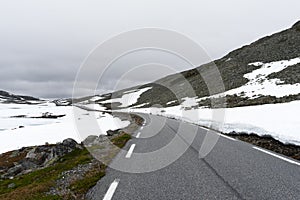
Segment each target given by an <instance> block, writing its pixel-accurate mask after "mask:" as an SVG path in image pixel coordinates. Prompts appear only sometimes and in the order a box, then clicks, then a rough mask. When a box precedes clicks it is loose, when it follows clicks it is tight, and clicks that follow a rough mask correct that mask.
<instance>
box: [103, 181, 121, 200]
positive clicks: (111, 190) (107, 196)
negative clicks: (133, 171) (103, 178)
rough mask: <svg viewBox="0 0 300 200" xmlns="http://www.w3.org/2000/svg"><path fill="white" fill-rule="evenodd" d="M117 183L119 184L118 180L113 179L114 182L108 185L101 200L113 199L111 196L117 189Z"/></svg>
mask: <svg viewBox="0 0 300 200" xmlns="http://www.w3.org/2000/svg"><path fill="white" fill-rule="evenodd" d="M119 182H120V179H115V180H114V182H112V184H110V186H109V188H108V190H107V192H106V194H105V196H104V198H103V200H111V198H112V197H113V195H114V193H115V191H116V189H117V187H118V184H119Z"/></svg>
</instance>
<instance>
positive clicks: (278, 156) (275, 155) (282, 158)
mask: <svg viewBox="0 0 300 200" xmlns="http://www.w3.org/2000/svg"><path fill="white" fill-rule="evenodd" d="M253 149H256V150H258V151H261V152H264V153H266V154H269V155H271V156H274V157H276V158H279V159H281V160H284V161H287V162H289V163H292V164H295V165H299V166H300V163H299V162H296V161H293V160H290V159H288V158H285V157H283V156H280V155H277V154H275V153H271V152H269V151H267V150H264V149H261V148H258V147H253Z"/></svg>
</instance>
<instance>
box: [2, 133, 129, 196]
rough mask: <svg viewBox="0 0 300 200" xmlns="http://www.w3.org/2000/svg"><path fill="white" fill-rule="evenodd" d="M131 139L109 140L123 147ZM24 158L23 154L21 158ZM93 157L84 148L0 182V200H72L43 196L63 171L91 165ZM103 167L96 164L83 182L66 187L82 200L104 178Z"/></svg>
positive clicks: (118, 137)
mask: <svg viewBox="0 0 300 200" xmlns="http://www.w3.org/2000/svg"><path fill="white" fill-rule="evenodd" d="M130 139H131V135H129V134H127V133H122V134H120V135H118V136H117V137H114V138H112V139H111V142H112V143H113V144H114V145H116V146H118V147H119V148H122V147H124V146H125V144H126V142H127V141H128V140H130ZM22 156H24V155H22ZM93 159H94V158H93V157H92V156H91V154H90V152H89V151H88V150H87V149H86V148H83V149H76V150H74V151H73V152H71V153H69V154H67V155H65V156H63V157H62V158H60V159H59V160H58V161H57V162H56V163H55V164H54V165H53V166H49V167H46V168H43V169H40V170H37V171H34V172H32V173H29V174H26V175H22V176H19V177H15V178H14V179H12V180H10V179H6V180H0V200H12V199H14V200H48V199H49V200H50V199H51V200H58V199H71V198H72V196H71V195H70V196H69V197H60V196H53V195H46V193H47V192H48V191H49V189H50V188H51V187H53V186H55V181H56V180H58V179H60V178H61V174H62V172H64V171H68V170H71V169H73V168H74V167H76V166H78V165H82V164H87V163H90V162H92V160H93ZM105 169H106V165H104V164H101V163H98V165H95V167H93V168H92V169H91V170H90V171H88V172H87V173H86V174H84V177H83V179H80V180H75V181H74V182H73V183H71V185H70V186H69V189H70V190H71V192H72V195H73V198H74V195H75V196H76V197H84V195H85V194H86V192H87V191H88V190H89V189H90V188H92V187H93V186H95V185H96V184H97V182H98V181H99V180H100V179H101V178H102V177H103V176H105ZM12 183H13V184H15V187H13V188H8V185H10V184H12Z"/></svg>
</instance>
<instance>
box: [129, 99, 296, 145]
mask: <svg viewBox="0 0 300 200" xmlns="http://www.w3.org/2000/svg"><path fill="white" fill-rule="evenodd" d="M187 101H188V102H193V101H194V99H193V98H192V99H187ZM183 105H184V103H183ZM183 105H179V106H173V107H168V108H135V109H130V110H127V111H129V112H141V113H151V114H155V115H162V116H167V117H173V118H177V119H181V120H183V121H187V122H191V123H194V124H198V125H201V126H205V127H210V128H213V129H215V130H219V131H222V132H224V133H230V132H232V131H235V132H245V133H256V134H258V135H271V136H272V137H274V138H275V139H278V140H280V141H282V142H284V143H291V144H296V145H300V117H299V116H298V115H299V113H300V101H293V102H290V103H282V104H266V105H259V106H247V107H236V108H225V109H208V108H198V109H189V110H185V109H184V108H186V107H185V106H183Z"/></svg>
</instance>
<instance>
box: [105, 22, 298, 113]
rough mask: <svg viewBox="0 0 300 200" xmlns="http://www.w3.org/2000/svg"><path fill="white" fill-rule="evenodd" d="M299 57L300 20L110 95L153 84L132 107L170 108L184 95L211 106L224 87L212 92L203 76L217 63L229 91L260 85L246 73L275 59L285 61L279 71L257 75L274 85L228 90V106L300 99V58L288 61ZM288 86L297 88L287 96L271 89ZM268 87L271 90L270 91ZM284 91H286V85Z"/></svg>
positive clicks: (117, 96) (203, 104) (258, 79)
mask: <svg viewBox="0 0 300 200" xmlns="http://www.w3.org/2000/svg"><path fill="white" fill-rule="evenodd" d="M299 57H300V21H299V22H297V23H296V24H295V25H294V26H293V27H291V28H290V29H287V30H284V31H282V32H279V33H276V34H273V35H271V36H267V37H264V38H262V39H260V40H258V41H256V42H253V43H252V44H250V45H246V46H244V47H241V48H239V49H237V50H235V51H232V52H230V53H229V54H227V55H226V56H224V57H223V58H221V59H218V60H215V61H214V62H213V63H208V64H205V65H202V66H199V67H197V68H195V69H192V70H188V71H184V72H181V73H178V74H174V75H170V76H167V77H165V78H162V79H159V80H157V81H155V82H153V83H149V84H145V85H141V86H138V87H134V88H129V89H126V90H122V91H118V92H114V93H113V94H111V96H112V98H114V99H116V98H120V97H122V96H123V94H124V93H125V92H126V91H129V90H133V89H137V88H140V89H142V88H146V87H152V88H151V89H150V90H147V91H146V92H144V93H143V94H142V95H141V96H140V98H139V99H138V101H137V102H136V103H135V104H133V105H131V106H139V105H142V107H151V106H153V105H160V106H162V107H168V106H174V105H178V104H180V103H183V102H184V99H183V98H185V97H195V98H196V99H197V102H198V104H199V106H207V107H211V105H210V104H211V103H210V102H211V101H210V98H218V96H211V95H214V94H216V93H221V92H222V87H220V88H217V89H216V90H215V91H216V92H215V93H211V94H210V93H209V90H208V88H207V85H206V83H205V81H204V79H203V77H202V76H201V75H202V74H205V73H207V72H208V71H209V70H210V69H211V68H212V67H213V66H214V65H216V66H217V68H218V70H219V72H220V74H221V77H222V80H223V84H224V87H225V90H226V91H230V90H233V89H236V88H240V87H242V86H245V85H246V84H247V83H248V84H249V83H250V82H251V81H252V82H256V84H257V85H259V84H260V82H261V81H262V80H261V79H260V78H259V77H258V78H257V79H256V80H250V79H248V78H247V77H245V76H246V75H247V74H251V73H252V72H254V71H255V70H258V69H261V71H263V70H262V69H263V68H269V67H270V66H272V65H274V64H276V62H278V63H279V64H280V63H281V62H283V63H282V66H281V69H280V70H278V69H277V68H278V67H277V68H276V69H275V68H274V71H270V72H269V73H267V74H266V73H264V74H258V75H263V76H265V77H264V81H265V83H266V84H267V85H270V84H273V85H272V88H270V89H268V88H263V87H261V88H259V89H257V88H255V87H254V88H253V90H265V92H264V93H259V92H257V91H253V93H254V94H253V95H252V96H249V95H245V94H244V92H243V91H241V90H240V91H239V93H230V92H229V93H224V94H223V95H224V96H226V101H227V104H226V105H225V106H226V107H236V106H248V105H258V104H259V105H260V104H267V103H283V102H290V101H293V100H298V99H300V96H299V93H300V91H298V88H299V87H298V85H297V84H299V83H300V61H299V62H298V60H297V61H296V62H295V60H294V62H291V63H289V61H290V60H292V59H297V58H299ZM278 63H277V64H278ZM286 63H288V66H285V65H287V64H286ZM209 78H210V79H214V78H215V77H213V76H211V77H209ZM254 78H255V77H254ZM289 85H293V87H294V88H296V91H295V90H294V91H292V92H291V93H287V94H286V95H284V96H282V95H281V96H278V95H274V92H272V91H271V90H274V89H275V90H277V89H278V88H279V87H285V86H288V87H287V88H288V90H291V89H290V87H289ZM277 86H278V87H277ZM217 87H218V86H217ZM190 88H192V90H191V89H190ZM267 90H269V92H268V91H267ZM282 90H284V88H283V89H282ZM277 93H278V92H277ZM203 97H205V98H203ZM105 100H106V99H105ZM99 102H101V101H99ZM170 102H171V103H170ZM110 106H111V105H110ZM112 106H113V107H114V108H118V105H117V104H113V105H112ZM220 106H221V107H223V106H224V105H218V104H215V105H213V106H212V107H220Z"/></svg>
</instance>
